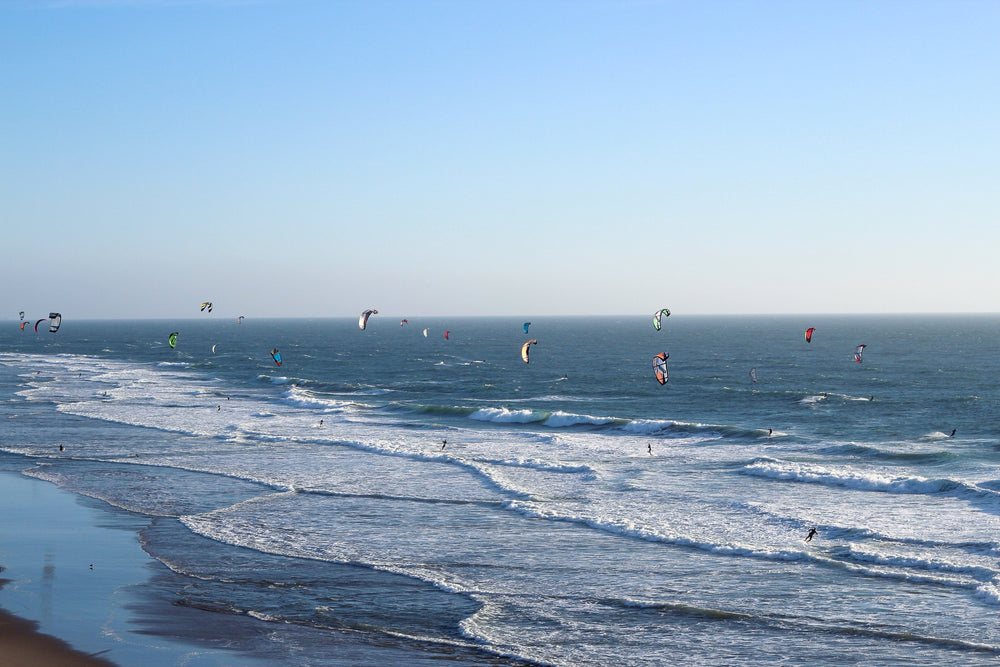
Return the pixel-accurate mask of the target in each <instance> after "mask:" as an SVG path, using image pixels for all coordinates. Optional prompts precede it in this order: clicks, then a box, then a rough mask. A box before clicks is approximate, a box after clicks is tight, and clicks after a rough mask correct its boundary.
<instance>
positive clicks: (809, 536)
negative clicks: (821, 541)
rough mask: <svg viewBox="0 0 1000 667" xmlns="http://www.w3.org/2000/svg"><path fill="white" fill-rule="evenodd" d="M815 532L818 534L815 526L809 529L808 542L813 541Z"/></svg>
mask: <svg viewBox="0 0 1000 667" xmlns="http://www.w3.org/2000/svg"><path fill="white" fill-rule="evenodd" d="M815 534H816V528H815V527H813V528H810V529H809V534H808V535H806V542H812V538H813V535H815Z"/></svg>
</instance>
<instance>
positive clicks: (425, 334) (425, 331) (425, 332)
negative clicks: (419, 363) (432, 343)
mask: <svg viewBox="0 0 1000 667" xmlns="http://www.w3.org/2000/svg"><path fill="white" fill-rule="evenodd" d="M427 331H428V329H424V338H427Z"/></svg>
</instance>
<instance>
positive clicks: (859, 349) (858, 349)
mask: <svg viewBox="0 0 1000 667" xmlns="http://www.w3.org/2000/svg"><path fill="white" fill-rule="evenodd" d="M866 347H868V346H867V345H865V344H864V343H862V344H861V345H858V346H857V347H856V348H854V361H856V362H858V363H859V364H860V363H861V354H862V353H863V352H864V351H865V348H866Z"/></svg>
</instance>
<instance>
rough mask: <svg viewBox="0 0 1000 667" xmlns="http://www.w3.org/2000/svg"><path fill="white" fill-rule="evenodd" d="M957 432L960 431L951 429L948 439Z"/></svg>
mask: <svg viewBox="0 0 1000 667" xmlns="http://www.w3.org/2000/svg"><path fill="white" fill-rule="evenodd" d="M957 430H958V429H957V428H953V429H951V435H949V436H948V437H949V438H950V437H951V436H952V435H955V431H957Z"/></svg>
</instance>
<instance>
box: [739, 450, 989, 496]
mask: <svg viewBox="0 0 1000 667" xmlns="http://www.w3.org/2000/svg"><path fill="white" fill-rule="evenodd" d="M742 472H743V474H745V475H752V476H754V477H766V478H771V479H778V480H783V481H790V482H802V483H807V484H822V485H824V486H832V487H841V488H847V489H854V490H857V491H877V492H882V493H912V494H934V493H946V494H952V495H959V496H971V497H975V498H984V497H988V498H994V499H995V498H1000V494H998V493H997V492H995V491H993V490H990V489H986V488H983V487H981V486H978V485H976V484H970V483H967V482H963V481H960V480H954V479H948V478H936V479H932V478H927V477H919V476H905V475H904V476H894V475H890V474H884V473H879V472H859V471H855V470H852V469H848V468H834V467H826V466H821V465H816V464H811V463H792V462H779V461H773V460H769V459H758V460H756V461H754V462H752V463H750V464H747V465H746V466H744V467H743V469H742Z"/></svg>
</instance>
